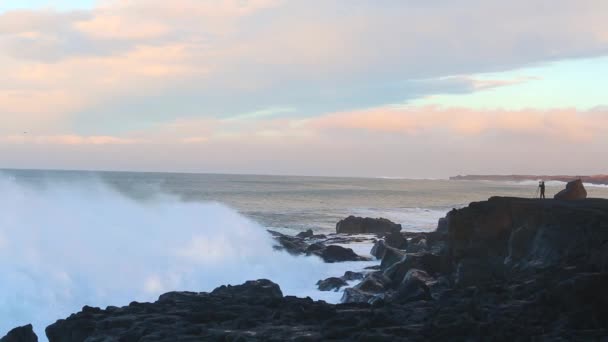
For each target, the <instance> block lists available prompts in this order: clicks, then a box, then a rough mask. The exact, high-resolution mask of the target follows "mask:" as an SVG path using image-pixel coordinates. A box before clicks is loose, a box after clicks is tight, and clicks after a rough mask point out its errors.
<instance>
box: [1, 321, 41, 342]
mask: <svg viewBox="0 0 608 342" xmlns="http://www.w3.org/2000/svg"><path fill="white" fill-rule="evenodd" d="M0 342H38V336H36V333H34V328H33V327H32V325H31V324H28V325H26V326H23V327H19V328H15V329H13V330H11V331H9V332H8V334H6V336H4V337H3V338H0Z"/></svg>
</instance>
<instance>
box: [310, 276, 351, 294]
mask: <svg viewBox="0 0 608 342" xmlns="http://www.w3.org/2000/svg"><path fill="white" fill-rule="evenodd" d="M347 285H348V284H347V283H346V281H344V280H343V279H341V278H337V277H330V278H327V279H325V280H319V281H318V282H317V287H318V288H319V291H332V290H334V291H338V290H339V289H340V288H341V287H342V286H347Z"/></svg>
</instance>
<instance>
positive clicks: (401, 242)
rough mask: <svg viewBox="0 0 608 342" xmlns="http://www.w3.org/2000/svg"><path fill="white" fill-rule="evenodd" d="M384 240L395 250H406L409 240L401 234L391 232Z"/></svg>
mask: <svg viewBox="0 0 608 342" xmlns="http://www.w3.org/2000/svg"><path fill="white" fill-rule="evenodd" d="M384 239H385V240H386V244H387V245H388V246H390V247H393V248H397V249H405V248H406V246H407V240H406V239H405V237H403V235H401V233H400V232H391V233H389V234H387V235H386V236H385V238H384Z"/></svg>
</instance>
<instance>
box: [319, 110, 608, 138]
mask: <svg viewBox="0 0 608 342" xmlns="http://www.w3.org/2000/svg"><path fill="white" fill-rule="evenodd" d="M600 115H605V116H606V118H605V119H603V120H602V119H600V118H599V116H600ZM308 124H309V125H311V126H312V127H314V128H315V129H319V130H328V129H350V130H365V131H371V132H377V133H400V134H411V135H424V133H425V132H429V131H445V132H447V133H449V134H455V135H462V136H476V135H481V134H489V133H509V134H523V135H528V136H536V137H542V138H554V139H558V140H562V141H572V142H584V141H589V140H592V139H596V138H599V137H600V136H601V133H605V132H608V112H603V113H601V114H600V113H599V112H598V111H593V112H590V111H585V112H581V111H576V110H574V109H554V110H535V109H528V110H519V111H512V110H485V111H484V110H472V109H467V108H443V107H434V106H425V107H410V108H405V109H394V108H376V109H369V110H362V111H353V112H341V113H334V114H328V115H325V116H322V117H319V118H315V119H312V120H310V121H309V122H308Z"/></svg>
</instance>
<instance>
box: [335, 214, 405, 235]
mask: <svg viewBox="0 0 608 342" xmlns="http://www.w3.org/2000/svg"><path fill="white" fill-rule="evenodd" d="M399 231H401V225H400V224H396V223H394V222H392V221H390V220H387V219H385V218H376V219H374V218H369V217H365V218H363V217H355V216H349V217H347V218H345V219H344V220H341V221H340V222H338V224H336V233H338V234H389V233H393V232H399Z"/></svg>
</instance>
